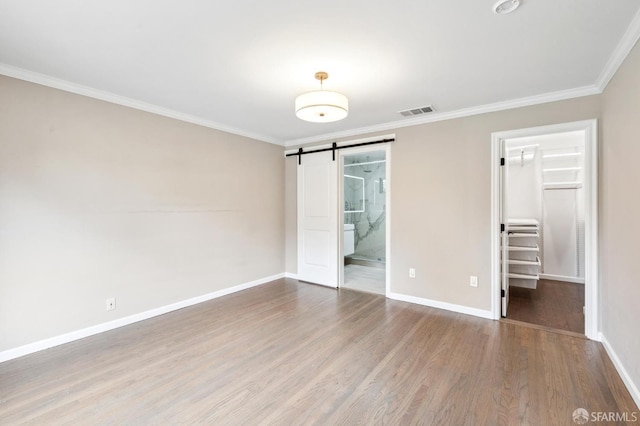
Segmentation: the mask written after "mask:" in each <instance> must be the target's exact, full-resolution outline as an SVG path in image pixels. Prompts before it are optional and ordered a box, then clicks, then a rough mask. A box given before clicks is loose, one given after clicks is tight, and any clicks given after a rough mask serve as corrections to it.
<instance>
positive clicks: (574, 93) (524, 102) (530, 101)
mask: <svg viewBox="0 0 640 426" xmlns="http://www.w3.org/2000/svg"><path fill="white" fill-rule="evenodd" d="M600 93H601V90H599V89H598V87H596V86H595V85H592V86H583V87H577V88H575V89H569V90H561V91H558V92H551V93H545V94H542V95H535V96H529V97H526V98H519V99H512V100H509V101H503V102H495V103H492V104H486V105H480V106H477V107H471V108H463V109H459V110H456V111H449V112H442V113H435V114H428V115H426V116H424V117H416V118H409V119H406V120H398V121H391V122H388V123H383V124H377V125H374V126H367V127H360V128H357V129H351V130H345V131H341V132H334V133H327V134H323V135H318V136H311V137H308V138H301V139H294V140H290V141H287V142H286V143H285V144H284V146H285V147H287V148H288V147H292V146H298V145H304V144H308V143H314V142H323V141H326V140H330V139H338V138H345V137H352V136H357V135H362V134H365V133H375V132H381V131H387V130H394V129H399V128H402V127H409V126H417V125H420V124H427V123H434V122H436V121H445V120H452V119H454V118H462V117H469V116H472V115H478V114H486V113H489V112H496V111H504V110H507V109H513V108H521V107H526V106H532V105H538V104H544V103H548V102H555V101H562V100H566V99H572V98H579V97H583V96H590V95H597V94H600Z"/></svg>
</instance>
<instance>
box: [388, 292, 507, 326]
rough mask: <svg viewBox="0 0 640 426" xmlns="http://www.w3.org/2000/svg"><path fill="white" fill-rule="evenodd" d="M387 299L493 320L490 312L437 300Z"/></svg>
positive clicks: (395, 295)
mask: <svg viewBox="0 0 640 426" xmlns="http://www.w3.org/2000/svg"><path fill="white" fill-rule="evenodd" d="M387 297H388V298H389V299H394V300H400V301H402V302H409V303H415V304H417V305H423V306H429V307H432V308H438V309H444V310H447V311H452V312H458V313H461V314H466V315H473V316H475V317H480V318H487V319H491V320H492V319H494V318H493V313H492V312H491V311H485V310H483V309H476V308H470V307H468V306H462V305H455V304H453V303H447V302H440V301H437V300H431V299H423V298H421V297H415V296H407V295H406V294H400V293H391V292H390V293H388V294H387Z"/></svg>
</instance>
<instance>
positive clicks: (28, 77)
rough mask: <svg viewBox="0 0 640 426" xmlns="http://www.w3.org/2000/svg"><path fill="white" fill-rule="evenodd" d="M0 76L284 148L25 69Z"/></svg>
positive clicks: (6, 69) (1, 70)
mask: <svg viewBox="0 0 640 426" xmlns="http://www.w3.org/2000/svg"><path fill="white" fill-rule="evenodd" d="M0 74H2V75H6V76H7V77H12V78H16V79H18V80H24V81H28V82H31V83H36V84H40V85H42V86H47V87H52V88H54V89H59V90H63V91H65V92H70V93H75V94H76V95H82V96H87V97H89V98H93V99H98V100H101V101H105V102H110V103H113V104H117V105H122V106H125V107H129V108H134V109H138V110H140V111H145V112H150V113H152V114H157V115H161V116H163V117H168V118H173V119H175V120H180V121H184V122H186V123H191V124H197V125H199V126H203V127H208V128H210V129H215V130H220V131H222V132H226V133H231V134H234V135H238V136H244V137H246V138H250V139H255V140H258V141H261V142H267V143H271V144H274V145H280V146H283V143H282V142H281V141H279V140H277V139H274V138H271V137H268V136H264V135H259V134H256V133H252V132H247V131H245V130H241V129H237V128H235V127H230V126H225V125H223V124H220V123H216V122H214V121H210V120H207V119H204V118H201V117H197V116H194V115H190V114H185V113H182V112H178V111H174V110H171V109H168V108H164V107H161V106H158V105H153V104H150V103H146V102H142V101H138V100H135V99H131V98H127V97H125V96H120V95H116V94H114V93H111V92H107V91H104V90H98V89H94V88H92V87H88V86H83V85H80V84H76V83H72V82H70V81H66V80H62V79H59V78H55V77H51V76H48V75H45V74H40V73H37V72H33V71H28V70H25V69H22V68H17V67H13V66H11V65H7V64H3V63H0Z"/></svg>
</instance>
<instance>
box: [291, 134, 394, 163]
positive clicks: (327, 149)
mask: <svg viewBox="0 0 640 426" xmlns="http://www.w3.org/2000/svg"><path fill="white" fill-rule="evenodd" d="M395 140H396V139H395V138H390V139H381V140H379V141H371V142H360V143H352V144H349V145H340V146H338V144H337V143H336V142H334V143H333V144H332V146H331V148H321V149H312V150H310V151H305V150H303V149H302V148H299V149H298V151H297V152H292V153H289V154H286V156H287V157H293V156H294V155H297V156H298V164H301V162H302V156H303V155H306V154H315V153H316V152H327V151H333V161H335V160H336V151H337V150H338V149H344V148H355V147H357V146H366V145H376V144H380V143H388V142H393V141H395Z"/></svg>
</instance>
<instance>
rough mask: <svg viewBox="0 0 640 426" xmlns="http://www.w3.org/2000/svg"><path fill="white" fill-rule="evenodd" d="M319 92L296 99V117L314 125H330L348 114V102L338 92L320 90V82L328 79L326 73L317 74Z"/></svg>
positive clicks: (305, 94) (304, 94) (308, 93)
mask: <svg viewBox="0 0 640 426" xmlns="http://www.w3.org/2000/svg"><path fill="white" fill-rule="evenodd" d="M315 77H316V80H320V90H316V91H314V92H307V93H303V94H302V95H300V96H298V97H297V98H296V116H297V117H298V118H300V119H301V120H305V121H312V122H314V123H330V122H332V121H338V120H342V119H343V118H345V117H346V116H347V114H349V100H348V99H347V97H346V96H345V95H343V94H342V93H338V92H330V91H328V90H322V82H323V81H324V80H326V79H327V78H329V74H327V73H326V72H322V71H321V72H317V73H316V75H315Z"/></svg>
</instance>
